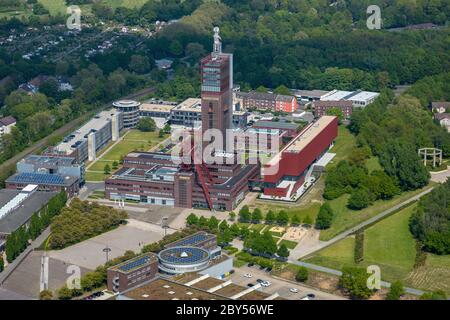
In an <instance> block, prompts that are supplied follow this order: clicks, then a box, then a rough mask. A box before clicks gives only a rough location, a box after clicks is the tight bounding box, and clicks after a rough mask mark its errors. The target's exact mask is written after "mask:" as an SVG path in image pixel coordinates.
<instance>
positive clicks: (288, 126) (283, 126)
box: [253, 120, 300, 130]
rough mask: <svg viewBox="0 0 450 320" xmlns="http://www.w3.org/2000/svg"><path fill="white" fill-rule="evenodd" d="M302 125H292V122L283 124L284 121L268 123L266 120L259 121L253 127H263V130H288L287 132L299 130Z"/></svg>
mask: <svg viewBox="0 0 450 320" xmlns="http://www.w3.org/2000/svg"><path fill="white" fill-rule="evenodd" d="M299 126H300V124H298V123H290V122H283V121H266V120H259V121H258V122H256V123H255V124H254V125H253V127H254V128H258V127H260V128H261V127H263V128H275V129H286V130H297V129H298V127H299Z"/></svg>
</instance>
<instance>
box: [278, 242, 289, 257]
mask: <svg viewBox="0 0 450 320" xmlns="http://www.w3.org/2000/svg"><path fill="white" fill-rule="evenodd" d="M277 254H278V256H280V257H281V258H287V257H289V250H288V248H287V246H286V245H285V244H284V243H282V244H281V246H280V247H279V248H278V251H277Z"/></svg>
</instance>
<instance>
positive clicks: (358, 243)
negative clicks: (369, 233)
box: [354, 231, 364, 263]
mask: <svg viewBox="0 0 450 320" xmlns="http://www.w3.org/2000/svg"><path fill="white" fill-rule="evenodd" d="M354 259H355V263H360V262H361V261H363V260H364V231H361V232H358V233H356V235H355V253H354Z"/></svg>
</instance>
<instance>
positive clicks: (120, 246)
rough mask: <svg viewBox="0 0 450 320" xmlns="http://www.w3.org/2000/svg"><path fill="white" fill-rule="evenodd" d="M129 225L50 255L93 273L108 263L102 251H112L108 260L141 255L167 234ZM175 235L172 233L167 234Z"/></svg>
mask: <svg viewBox="0 0 450 320" xmlns="http://www.w3.org/2000/svg"><path fill="white" fill-rule="evenodd" d="M128 221H129V223H128V224H127V225H124V226H120V227H119V228H117V229H115V230H112V231H109V232H106V233H104V234H101V235H99V236H97V237H94V238H91V239H88V240H86V241H83V242H81V243H78V244H75V245H73V246H70V247H67V248H65V249H62V250H53V251H49V252H48V256H49V257H50V258H53V259H56V260H60V261H64V262H66V263H70V264H74V265H78V266H80V267H84V268H87V269H90V270H94V269H95V268H96V267H97V266H99V265H101V264H104V263H105V262H106V254H105V253H104V252H103V249H104V248H105V247H106V246H108V247H109V248H110V249H111V252H110V253H109V258H110V259H112V258H116V257H119V256H121V255H123V254H124V253H125V251H127V250H133V251H135V252H139V251H140V250H141V249H142V247H143V246H144V245H145V244H149V243H153V242H156V241H159V240H161V239H162V238H163V237H164V230H163V229H162V228H161V227H160V226H157V225H152V224H149V223H146V222H142V221H138V220H135V219H129V220H128ZM167 233H173V230H170V229H169V230H167Z"/></svg>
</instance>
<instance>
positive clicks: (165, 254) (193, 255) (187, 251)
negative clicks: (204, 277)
mask: <svg viewBox="0 0 450 320" xmlns="http://www.w3.org/2000/svg"><path fill="white" fill-rule="evenodd" d="M160 257H161V258H162V259H163V260H164V261H166V262H168V263H179V264H189V263H196V262H199V261H202V260H204V259H206V258H207V257H208V252H207V251H206V250H204V249H201V248H194V247H175V248H170V249H166V250H163V251H162V252H161V253H160Z"/></svg>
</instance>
